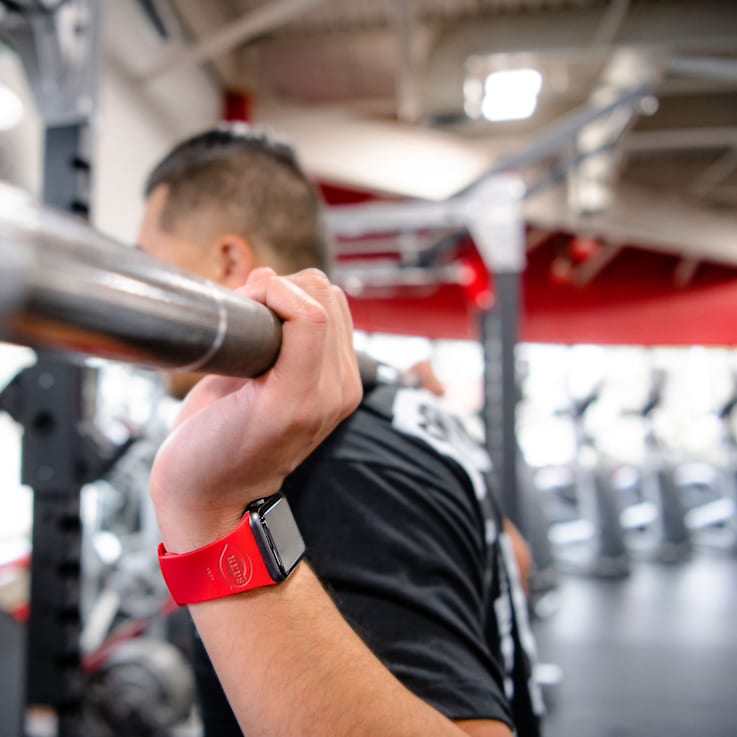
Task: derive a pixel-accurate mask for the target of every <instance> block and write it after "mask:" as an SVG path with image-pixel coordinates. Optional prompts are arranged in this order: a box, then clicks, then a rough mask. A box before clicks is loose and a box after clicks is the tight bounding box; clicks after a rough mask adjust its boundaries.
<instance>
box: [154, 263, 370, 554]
mask: <svg viewBox="0 0 737 737" xmlns="http://www.w3.org/2000/svg"><path fill="white" fill-rule="evenodd" d="M238 292H239V293H240V294H242V295H243V296H245V297H248V298H250V299H254V300H256V301H258V302H261V303H263V304H265V305H267V306H268V307H269V308H271V309H272V310H273V311H274V312H275V313H276V314H277V315H278V316H279V317H280V318H282V320H284V325H283V338H282V347H281V351H280V353H279V357H278V359H277V361H276V363H275V364H274V366H273V367H272V368H271V369H270V370H269V371H267V372H266V373H265V374H263V375H262V376H259V377H258V378H255V379H250V380H249V379H234V378H230V377H220V376H211V377H207V378H206V379H203V380H202V381H201V382H200V383H199V384H197V385H196V386H195V388H194V389H193V390H192V391H191V392H190V394H189V395H188V396H187V399H186V400H185V402H184V405H183V407H182V411H181V413H180V416H179V418H178V420H177V424H176V426H175V429H174V431H173V432H172V434H171V435H170V436H169V438H168V439H167V441H166V443H165V444H164V445H163V446H162V448H161V450H160V451H159V454H158V455H157V457H156V461H155V463H154V467H153V470H152V473H151V496H152V499H153V501H154V505H155V507H156V511H157V515H158V518H159V525H160V527H161V533H162V537H163V539H164V543H165V544H166V547H167V549H168V550H170V551H172V552H183V551H185V550H189V549H192V548H195V547H198V546H200V545H203V544H205V543H208V542H211V541H212V540H214V539H215V538H217V537H219V536H220V535H222V534H224V533H225V532H227V531H228V530H229V529H231V528H232V527H234V526H235V525H236V524H237V522H238V520H239V519H240V517H241V515H242V513H243V509H244V507H245V506H246V505H247V504H248V503H249V502H250V501H252V500H254V499H256V498H258V497H262V496H267V495H269V494H272V493H273V492H275V491H277V490H278V489H279V487H280V486H281V483H282V481H283V479H284V477H285V476H286V475H287V474H288V473H290V472H291V471H292V470H293V469H294V468H295V467H296V466H297V465H298V464H299V463H300V462H301V461H302V460H304V458H305V457H306V456H307V455H309V453H310V452H312V450H314V449H315V448H316V447H317V445H319V443H320V442H322V440H324V439H325V437H327V435H329V434H330V432H332V430H333V429H334V428H335V426H336V425H337V424H338V423H339V422H340V421H341V420H343V419H344V418H345V417H347V416H348V415H349V414H350V413H351V412H352V411H353V410H354V409H355V408H356V406H357V405H358V403H359V402H360V398H361V382H360V378H359V375H358V370H357V367H356V360H355V356H354V353H353V326H352V322H351V316H350V312H349V310H348V305H347V302H346V299H345V295H344V294H343V292H342V291H341V290H340V289H339V288H338V287H335V286H333V285H331V284H330V282H329V281H328V279H327V277H325V275H324V274H322V273H321V272H319V271H317V270H315V269H308V270H306V271H301V272H299V273H297V274H294V275H293V276H289V277H278V276H277V275H276V274H275V273H274V272H273V271H272V270H271V269H257V270H255V271H253V272H252V273H251V275H250V277H249V279H248V282H247V283H246V284H245V286H244V287H242V288H241V289H240V290H238Z"/></svg>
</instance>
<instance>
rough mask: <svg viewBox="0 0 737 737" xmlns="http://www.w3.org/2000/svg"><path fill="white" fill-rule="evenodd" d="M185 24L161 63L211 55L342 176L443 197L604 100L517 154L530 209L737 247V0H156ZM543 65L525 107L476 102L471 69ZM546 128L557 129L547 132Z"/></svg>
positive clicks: (717, 255)
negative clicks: (468, 94)
mask: <svg viewBox="0 0 737 737" xmlns="http://www.w3.org/2000/svg"><path fill="white" fill-rule="evenodd" d="M140 4H141V6H142V7H143V8H144V9H146V11H147V13H148V14H149V17H150V18H151V19H152V21H153V22H154V23H155V24H157V27H158V28H159V32H160V33H161V34H162V35H168V36H179V37H182V38H184V39H185V42H184V45H183V46H180V47H179V48H178V50H177V51H175V52H172V53H168V54H167V55H166V56H164V57H162V59H161V62H160V63H159V64H158V65H156V66H155V67H154V68H153V69H151V76H152V77H153V78H161V77H165V76H166V75H167V74H170V73H172V72H173V71H175V70H176V69H178V68H181V67H183V66H186V65H188V64H194V63H197V64H204V65H209V66H210V68H211V69H212V70H213V73H214V74H215V75H216V78H217V80H218V81H219V82H220V83H221V84H222V86H223V89H224V90H237V91H238V92H239V93H241V92H242V93H245V94H246V95H247V98H248V100H249V103H250V105H251V108H252V116H253V118H254V119H255V120H256V121H258V122H262V123H265V124H269V125H272V126H274V127H277V128H279V129H280V130H281V131H282V132H284V133H286V134H287V135H289V136H290V137H291V138H292V139H293V140H294V141H295V143H296V145H297V146H298V148H299V150H300V153H301V156H302V158H303V160H304V162H305V164H306V166H307V167H308V169H309V170H310V171H311V172H312V173H313V174H314V175H315V176H318V177H320V178H321V179H323V180H326V181H332V182H336V183H344V184H347V185H350V186H353V187H359V188H366V189H370V190H374V191H378V192H387V193H391V194H398V195H404V196H409V197H419V198H423V199H429V200H440V201H442V200H444V199H445V198H447V197H450V196H452V195H454V194H455V193H457V192H459V191H461V190H464V189H465V188H466V187H468V186H469V185H470V184H472V183H473V182H474V181H476V180H477V179H478V178H479V177H480V176H481V175H483V173H484V172H485V171H487V170H488V169H490V168H491V167H493V166H494V165H495V164H497V163H498V162H499V161H500V160H504V159H508V158H509V157H510V156H514V155H516V154H518V153H519V152H524V151H530V150H533V149H534V148H535V144H536V142H540V141H541V140H543V141H544V140H545V134H546V132H549V131H550V130H551V129H552V130H560V128H557V129H556V128H555V126H556V125H558V124H559V123H560V121H562V120H566V119H567V116H571V115H575V114H576V113H577V112H580V111H581V110H591V109H594V108H597V107H602V106H605V105H608V104H611V103H612V102H613V101H616V100H617V99H620V98H621V97H622V96H623V95H628V94H629V95H630V97H632V99H634V100H635V101H636V102H635V103H632V104H629V105H624V106H620V107H617V108H615V109H614V110H613V111H612V112H611V113H610V114H607V115H601V116H600V117H598V118H597V119H596V120H595V121H594V122H591V123H589V124H588V125H587V126H585V127H584V128H581V129H580V131H579V132H578V133H577V134H576V135H575V136H571V135H569V136H567V137H564V138H561V139H560V140H559V144H560V145H558V146H557V147H553V148H552V149H550V147H548V148H547V149H544V150H541V153H540V155H539V156H533V157H531V160H529V161H524V162H523V163H522V165H521V166H520V167H519V171H520V173H521V175H522V176H523V178H524V180H525V181H526V183H527V184H528V187H529V188H530V189H529V191H530V192H535V193H537V194H535V195H534V196H532V195H531V196H530V197H529V198H528V202H527V203H526V206H527V213H528V220H529V221H530V222H531V224H533V225H537V226H538V227H540V228H546V229H550V230H555V229H568V230H574V231H575V230H579V231H581V230H586V231H588V232H592V233H594V234H595V235H597V236H598V237H600V238H601V239H602V240H603V241H609V242H611V243H614V244H622V243H635V242H641V243H643V244H644V245H646V246H647V247H652V248H661V249H666V250H671V251H673V252H676V253H679V254H682V255H683V256H684V258H689V259H691V260H693V259H699V258H704V259H711V260H715V261H723V262H728V263H735V264H737V216H736V215H735V213H736V212H737V2H734V0H647V1H645V0H577V1H575V2H574V1H566V0H394V1H390V0H209V1H208V2H207V3H203V2H201V1H200V0H166V1H164V0H161V1H160V2H154V1H153V0H140ZM516 67H532V68H535V69H537V70H539V71H540V72H541V74H542V78H543V84H542V88H541V91H540V95H539V98H538V106H537V109H536V111H535V113H534V114H533V115H532V117H530V118H529V119H527V120H525V121H521V122H503V123H490V122H486V121H483V120H471V119H469V117H468V116H467V114H466V112H465V110H464V79H465V78H466V77H467V76H468V75H471V74H474V73H475V74H477V75H482V76H483V75H484V74H485V73H487V72H488V71H490V70H498V69H509V68H516ZM541 136H542V139H541Z"/></svg>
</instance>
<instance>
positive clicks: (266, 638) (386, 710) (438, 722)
mask: <svg viewBox="0 0 737 737" xmlns="http://www.w3.org/2000/svg"><path fill="white" fill-rule="evenodd" d="M191 612H192V616H193V619H194V621H195V624H196V626H197V629H198V630H199V632H200V635H201V636H202V638H203V641H204V642H205V646H206V648H207V651H208V654H209V655H210V658H211V660H212V662H213V664H214V666H215V669H216V671H217V674H218V677H219V679H220V681H221V683H222V685H223V688H224V690H225V693H226V694H227V695H228V699H229V701H230V703H231V706H232V708H233V711H234V712H235V714H236V717H237V718H238V721H239V724H240V726H241V728H242V730H243V733H244V734H246V735H259V734H269V735H284V736H285V737H286V735H289V736H290V737H296V736H297V735H321V736H322V735H328V734H329V735H331V737H333V736H335V737H342V736H343V735H345V736H346V737H348V736H349V735H350V737H359V736H361V735H365V736H366V737H368V736H369V735H372V736H373V735H375V736H376V737H386V736H387V735H391V736H392V737H405V736H406V737H410V736H412V737H428V736H429V735H437V736H438V737H446V736H447V737H454V736H455V737H460V735H462V734H463V733H464V732H465V733H467V734H471V735H475V737H511V732H510V731H509V729H508V728H507V727H506V726H505V725H503V724H501V723H500V722H491V721H480V720H479V721H468V722H463V723H458V725H454V724H453V722H451V721H449V720H448V719H446V718H445V717H444V716H442V715H441V714H440V713H439V712H437V711H436V710H435V709H432V708H431V707H429V706H428V705H427V704H425V703H424V702H423V701H421V700H420V699H418V698H417V697H416V696H414V695H413V694H412V693H411V692H410V691H408V690H407V689H406V688H405V687H404V686H402V685H401V684H400V683H399V681H397V680H396V679H395V678H394V676H392V675H391V674H390V673H389V671H387V670H386V669H385V668H384V666H383V665H382V664H381V663H380V662H379V661H378V660H377V659H376V658H375V657H374V656H373V655H372V653H371V652H370V651H369V650H368V648H366V646H365V645H364V644H363V642H362V641H361V640H360V639H359V638H358V637H357V636H356V634H355V633H354V632H353V631H352V630H351V629H350V627H349V626H348V625H347V623H346V622H345V620H344V619H343V618H342V617H341V616H340V614H339V612H338V610H337V609H336V608H335V606H334V605H333V603H332V601H331V600H330V598H329V597H328V596H327V594H326V593H325V592H324V590H323V589H322V587H321V585H320V583H319V582H318V581H317V579H316V577H315V576H314V574H313V573H312V571H311V570H310V568H309V567H308V566H307V565H306V564H305V563H301V564H300V565H299V566H298V567H297V569H296V570H295V572H294V573H293V574H292V576H290V577H289V579H287V581H286V582H285V583H283V584H281V585H280V586H277V587H269V588H268V589H263V590H260V591H254V592H248V593H245V594H240V595H238V596H234V597H228V598H225V599H218V600H216V601H212V602H206V603H203V604H196V605H194V606H192V607H191Z"/></svg>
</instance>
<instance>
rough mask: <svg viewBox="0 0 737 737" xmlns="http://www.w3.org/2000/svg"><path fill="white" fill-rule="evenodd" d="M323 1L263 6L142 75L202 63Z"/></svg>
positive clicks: (147, 78)
mask: <svg viewBox="0 0 737 737" xmlns="http://www.w3.org/2000/svg"><path fill="white" fill-rule="evenodd" d="M323 1H324V0H281V2H277V3H274V2H271V3H266V4H264V5H261V6H260V7H259V8H258V9H257V10H254V11H252V12H250V13H247V14H245V15H243V16H241V17H240V18H238V19H236V20H235V21H233V22H232V23H228V24H227V25H226V26H224V27H223V28H221V29H219V30H218V31H215V32H214V33H211V34H210V35H209V36H206V37H205V38H202V39H200V40H199V41H197V42H196V43H195V44H193V45H192V46H190V47H188V48H184V49H181V50H179V51H175V52H174V53H172V54H169V55H167V56H166V57H165V58H163V59H162V60H161V61H160V62H159V63H158V64H156V65H154V66H153V67H152V68H151V69H149V70H148V72H146V74H144V75H142V76H141V81H142V82H145V83H149V82H153V81H155V80H158V79H160V78H161V77H164V76H166V75H167V74H171V73H173V72H176V71H179V70H181V69H184V68H186V67H189V66H192V65H194V64H201V63H202V62H205V61H209V60H211V59H213V58H214V57H216V56H220V55H221V54H225V53H227V52H228V51H230V50H231V49H234V48H235V47H237V46H240V45H241V44H244V43H246V42H247V41H250V40H251V39H253V38H256V37H258V36H261V35H263V34H265V33H269V32H270V31H273V30H274V29H275V28H278V27H279V26H282V25H284V24H286V23H289V22H290V21H292V20H294V19H295V18H298V17H299V16H300V15H302V14H303V13H305V12H306V11H308V10H310V9H311V8H312V7H314V6H316V5H318V4H319V3H321V2H323Z"/></svg>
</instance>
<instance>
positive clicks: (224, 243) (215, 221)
mask: <svg viewBox="0 0 737 737" xmlns="http://www.w3.org/2000/svg"><path fill="white" fill-rule="evenodd" d="M145 196H146V207H145V211H144V216H143V221H142V223H141V227H140V230H139V233H138V243H139V246H140V247H141V248H142V249H143V250H145V251H148V252H149V253H151V254H152V255H154V256H156V257H158V258H160V259H161V260H163V261H166V262H168V263H170V264H173V265H175V266H178V267H180V268H183V269H186V270H187V271H190V272H192V273H194V274H197V275H199V276H203V277H205V278H206V279H210V280H211V281H214V282H217V283H218V284H221V285H222V286H224V287H227V288H229V289H236V288H237V287H239V286H241V285H242V284H244V283H245V281H246V279H247V278H248V275H249V273H250V272H251V271H252V270H253V269H254V268H256V267H258V266H270V267H271V268H273V269H274V270H275V271H276V272H277V273H281V274H287V273H291V272H294V271H299V270H300V269H304V268H307V267H311V266H314V267H317V268H319V269H322V270H323V271H326V272H327V271H329V268H330V245H329V240H328V237H327V233H326V230H325V228H324V225H323V219H322V212H321V203H320V198H319V196H318V194H317V192H316V190H315V188H314V187H313V185H312V184H311V183H310V182H309V180H308V179H307V177H306V176H305V174H304V172H303V171H302V169H301V168H300V166H299V164H298V163H297V160H296V158H295V156H294V152H293V151H292V149H291V148H290V147H289V146H288V145H287V144H285V143H282V142H279V141H276V140H273V139H270V138H268V137H267V136H266V135H264V134H263V133H259V132H255V131H253V129H251V128H249V127H248V126H246V125H244V124H236V125H228V126H223V127H220V128H217V129H213V130H210V131H207V132H205V133H201V134H199V135H196V136H194V137H192V138H189V139H187V140H185V141H183V142H182V143H180V144H178V145H177V146H175V147H174V149H172V151H171V152H170V153H169V154H167V155H166V156H165V157H164V158H163V159H162V160H161V162H160V163H159V164H158V165H157V166H156V167H155V168H154V170H153V171H152V172H151V174H150V175H149V177H148V180H147V182H146V185H145ZM176 383H177V382H175V386H173V387H172V388H173V393H175V394H182V393H183V391H184V390H185V389H187V388H188V384H191V383H192V382H191V380H190V381H187V380H186V379H185V378H184V377H181V378H180V380H179V383H180V384H181V388H177V386H176Z"/></svg>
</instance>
